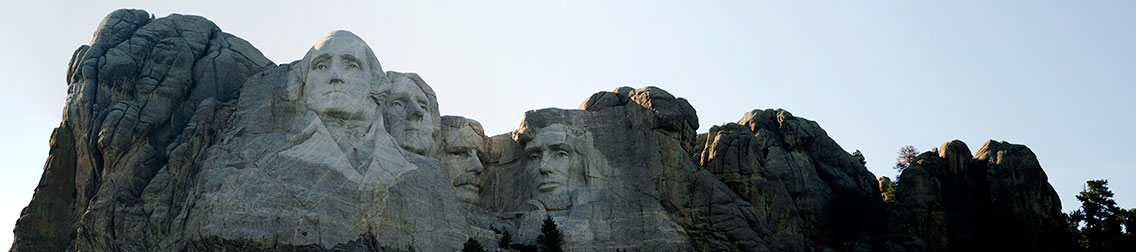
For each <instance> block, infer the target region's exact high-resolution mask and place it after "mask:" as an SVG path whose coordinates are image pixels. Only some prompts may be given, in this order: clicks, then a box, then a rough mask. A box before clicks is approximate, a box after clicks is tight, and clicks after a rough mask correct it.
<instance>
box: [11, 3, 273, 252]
mask: <svg viewBox="0 0 1136 252" xmlns="http://www.w3.org/2000/svg"><path fill="white" fill-rule="evenodd" d="M271 65H272V62H271V61H269V60H268V59H267V58H265V57H264V56H263V55H261V53H260V52H259V51H257V50H256V48H254V47H252V45H250V44H249V43H248V42H246V41H244V40H242V39H240V38H237V37H235V36H233V35H230V34H227V33H224V32H222V31H221V30H220V29H219V28H218V27H217V26H216V25H214V24H213V23H212V22H210V21H209V20H206V19H204V18H202V17H196V16H183V15H176V14H175V15H171V16H169V17H165V18H160V19H154V18H153V17H151V16H150V14H148V13H146V12H144V11H138V10H119V11H115V12H113V13H111V14H110V15H108V16H107V17H106V19H104V20H103V22H102V24H101V25H100V26H99V28H98V30H97V31H96V32H95V37H94V39H93V40H92V41H91V44H90V45H84V46H81V47H79V49H78V50H75V53H74V56H73V57H72V59H71V63H70V68H69V70H68V73H67V81H68V91H67V92H68V95H67V104H66V107H65V108H64V114H63V122H62V123H60V126H59V127H58V128H56V130H55V132H54V133H53V134H52V148H51V152H50V154H49V155H50V157H49V161H48V163H47V165H46V166H45V167H44V176H43V177H42V178H41V179H40V182H39V185H38V186H37V189H36V193H35V195H34V196H33V199H32V202H31V203H30V204H29V205H28V207H27V208H25V209H24V211H23V212H22V215H21V217H20V219H19V220H18V221H17V224H16V231H15V232H16V234H17V235H16V239H15V241H14V243H13V246H12V250H15V251H38V250H44V251H59V250H64V249H68V248H72V249H89V250H111V249H130V248H133V247H134V244H135V243H131V241H126V240H116V239H115V237H114V236H108V234H126V233H145V232H146V231H148V229H149V226H150V225H149V224H148V223H147V222H146V221H145V219H147V218H148V216H149V215H150V214H151V213H150V212H147V211H146V210H145V209H143V204H142V201H143V197H142V194H143V191H145V189H146V187H147V186H148V185H149V184H150V183H149V182H150V181H151V179H153V178H154V177H155V175H156V174H157V173H158V171H159V170H161V169H163V167H164V166H166V164H168V163H171V162H178V161H177V160H178V159H188V158H192V156H186V155H187V154H193V153H186V152H179V151H177V149H178V147H180V146H183V145H187V144H193V141H197V140H200V139H205V138H208V137H209V135H208V134H206V135H189V136H185V135H184V134H183V133H184V132H191V133H196V132H195V131H206V132H202V133H209V132H207V131H209V129H206V128H205V127H198V126H194V125H193V123H192V122H193V121H194V119H197V120H199V121H200V120H206V119H209V118H204V117H208V116H210V115H205V114H207V113H201V115H196V116H195V114H198V113H196V112H198V111H203V112H204V111H208V112H213V111H209V110H211V109H213V108H215V107H216V106H222V105H221V104H224V103H227V102H231V101H232V100H234V99H235V98H236V97H237V96H239V89H240V87H241V83H243V82H244V80H245V78H247V77H248V76H250V75H253V74H255V73H257V72H260V71H261V70H263V69H264V68H265V67H268V66H271ZM212 115H214V116H223V113H221V114H212ZM139 238H141V237H139ZM152 238H153V239H160V238H161V237H152ZM76 245H81V246H76Z"/></svg>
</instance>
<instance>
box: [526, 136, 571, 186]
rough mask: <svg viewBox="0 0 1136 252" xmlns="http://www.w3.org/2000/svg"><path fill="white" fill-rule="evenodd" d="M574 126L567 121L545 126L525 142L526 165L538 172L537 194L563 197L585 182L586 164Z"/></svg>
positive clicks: (536, 174) (536, 173)
mask: <svg viewBox="0 0 1136 252" xmlns="http://www.w3.org/2000/svg"><path fill="white" fill-rule="evenodd" d="M573 139H574V138H573V137H572V134H571V133H570V129H569V128H568V127H567V126H565V125H563V124H552V125H549V126H547V127H544V128H541V129H540V130H539V131H538V133H537V135H536V136H535V137H533V139H532V141H530V142H528V143H527V144H526V145H525V155H527V159H528V160H527V162H526V166H527V167H526V168H527V169H528V170H530V171H532V172H534V173H535V176H536V181H535V182H536V191H535V195H537V196H549V195H551V196H560V195H563V194H565V193H567V192H568V188H571V187H579V186H584V185H583V184H582V181H581V180H582V177H583V173H584V171H583V169H584V163H583V159H582V157H581V156H580V154H579V152H577V151H576V146H575V145H574V141H573Z"/></svg>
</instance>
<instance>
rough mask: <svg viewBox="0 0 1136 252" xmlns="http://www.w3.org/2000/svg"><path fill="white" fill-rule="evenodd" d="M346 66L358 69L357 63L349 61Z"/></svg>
mask: <svg viewBox="0 0 1136 252" xmlns="http://www.w3.org/2000/svg"><path fill="white" fill-rule="evenodd" d="M347 67H348V68H351V69H359V64H355V63H351V64H349V65H347Z"/></svg>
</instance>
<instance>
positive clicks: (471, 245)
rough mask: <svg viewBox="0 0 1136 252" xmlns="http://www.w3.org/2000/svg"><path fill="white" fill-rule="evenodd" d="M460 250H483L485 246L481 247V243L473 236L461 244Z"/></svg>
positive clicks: (471, 251) (463, 251) (475, 251)
mask: <svg viewBox="0 0 1136 252" xmlns="http://www.w3.org/2000/svg"><path fill="white" fill-rule="evenodd" d="M462 252H485V248H482V247H481V243H480V242H477V240H474V239H473V238H469V240H466V241H465V244H463V245H462Z"/></svg>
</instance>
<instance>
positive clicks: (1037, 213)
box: [885, 140, 1076, 251]
mask: <svg viewBox="0 0 1136 252" xmlns="http://www.w3.org/2000/svg"><path fill="white" fill-rule="evenodd" d="M1047 180H1048V179H1047V178H1046V176H1045V172H1044V171H1042V169H1041V165H1039V164H1038V162H1037V157H1036V156H1034V154H1033V152H1032V151H1030V150H1029V148H1027V147H1025V146H1023V145H1016V144H1009V143H1006V142H995V141H993V140H991V141H987V142H986V143H984V144H983V145H982V147H981V148H979V150H978V152H977V154H975V156H971V154H970V149H969V148H967V146H966V144H965V143H963V142H962V141H958V140H954V141H950V142H947V143H944V144H943V145H942V146H941V147H939V148H937V149H934V150H931V151H929V152H924V153H922V154H920V155H919V156H917V157H916V158H915V161H914V162H913V163H912V165H911V166H910V167H908V168H907V169H905V170H904V171H903V174H901V175H900V177H899V183H898V187H897V188H896V198H897V199H896V202H895V205H894V207H893V208H892V209H891V213H890V215H889V225H890V227H889V229H888V230H889V233H890V235H889V236H888V237H889V238H888V240H887V241H886V245H885V248H886V249H887V250H888V251H983V250H985V251H1072V250H1075V248H1076V247H1075V244H1074V243H1072V240H1071V239H1070V238H1071V237H1072V236H1071V234H1070V233H1069V230H1068V229H1067V228H1068V226H1067V224H1065V219H1064V217H1063V216H1062V214H1061V201H1060V199H1059V198H1058V196H1057V193H1056V191H1054V190H1053V187H1052V186H1050V185H1049V182H1048V181H1047Z"/></svg>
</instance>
